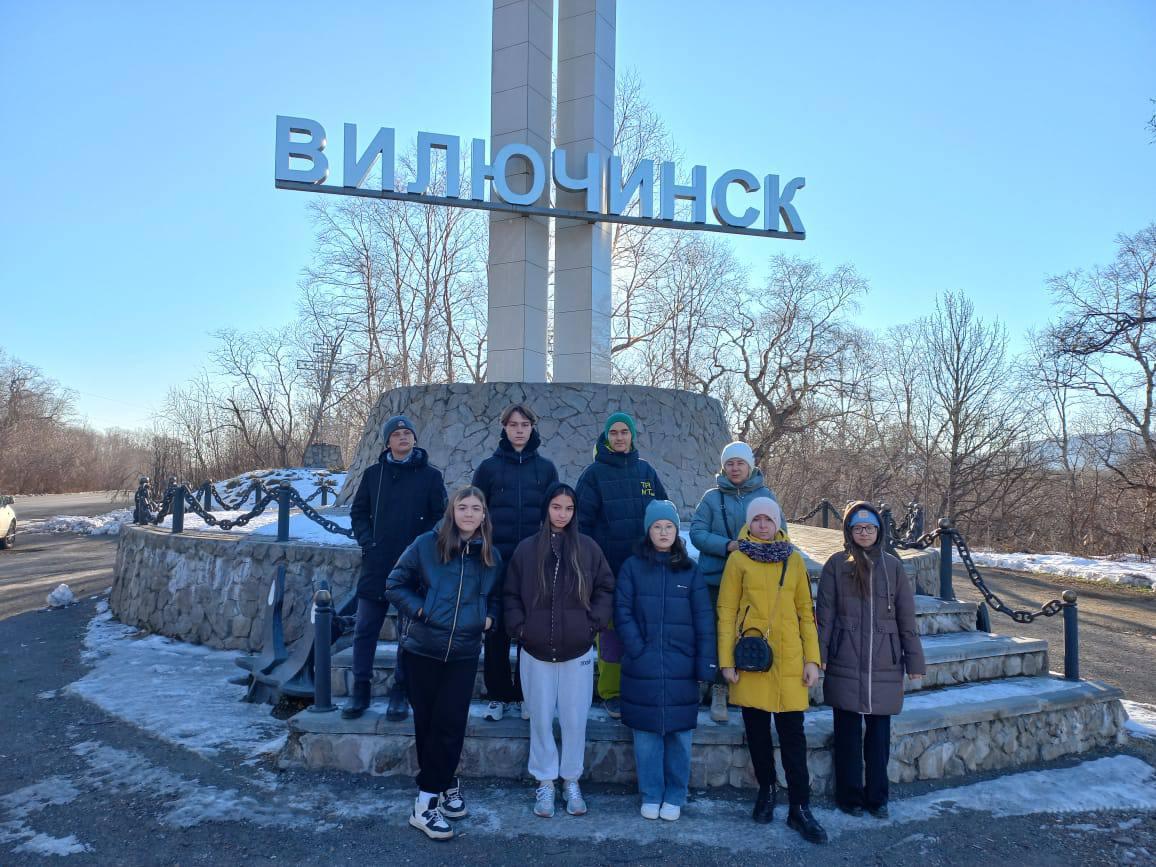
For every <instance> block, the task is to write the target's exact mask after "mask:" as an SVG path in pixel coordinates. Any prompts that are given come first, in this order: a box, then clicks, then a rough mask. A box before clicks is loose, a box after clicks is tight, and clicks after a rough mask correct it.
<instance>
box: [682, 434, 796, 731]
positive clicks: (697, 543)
mask: <svg viewBox="0 0 1156 867" xmlns="http://www.w3.org/2000/svg"><path fill="white" fill-rule="evenodd" d="M719 463H720V465H721V467H722V469H720V470H719V473H718V475H717V476H715V482H716V486H715V487H713V488H711V489H710V490H709V491H707V492H706V493H705V494H703V495H702V499H701V500H700V501H699V504H698V508H697V509H695V512H694V518H693V520H692V521H691V524H690V541H691V544H693V545H694V547H696V548H697V549H698V566H699V568H700V569H701V570H702V574H703V577H704V578H705V579H706V583H707V588H708V589H709V590H710V596H711V602H712V604H714V605H715V607H717V606H718V588H719V583H720V582H721V581H722V573H723V567H724V566H726V562H727V555H728V554H730V552H731V551H734V550H735V549H736V548H738V545H739V543H738V538H739V531H740V530H742V528H743V525H744V524H745V523H746V522H747V506H748V505H749V504H750V503H751V501H752V500H754V499H755V498H756V497H769V498H770V499H772V500H774V501H775V502H776V503H778V498H777V497H775V494H774V491H772V490H771V489H770V488H768V487H767V486H766V485H764V484H763V474H762V471H761V470H759V468H758V467H756V466H755V454H754V452H753V451H751V447H750V446H748V445H747V444H746V443H744V442H737V441H736V442H733V443H731V444H730V445H728V446H727V447H726V448H724V449H723V450H722V457H721V460H720V462H719ZM782 530H783V532H784V533H786V532H787V526H786V521H784V522H783V527H782ZM710 716H711V719H713V720H714V721H715V722H719V723H725V722H726V721H727V687H726V684H725V683H723V682H722V680H721V679H719V680H717V681H716V682H715V684H714V687H713V688H712V689H711V705H710Z"/></svg>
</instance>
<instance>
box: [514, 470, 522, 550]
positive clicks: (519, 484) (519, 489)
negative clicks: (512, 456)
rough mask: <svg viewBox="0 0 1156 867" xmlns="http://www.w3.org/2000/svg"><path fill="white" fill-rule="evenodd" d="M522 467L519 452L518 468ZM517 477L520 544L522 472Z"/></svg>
mask: <svg viewBox="0 0 1156 867" xmlns="http://www.w3.org/2000/svg"><path fill="white" fill-rule="evenodd" d="M521 465H522V453H521V452H518V466H521ZM515 477H516V479H517V481H516V482H515V484H516V485H517V486H518V542H521V541H522V474H521V473H520V472H519V473H515ZM518 542H515V543H514V544H515V545H517V544H518Z"/></svg>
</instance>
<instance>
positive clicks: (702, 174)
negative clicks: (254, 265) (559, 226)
mask: <svg viewBox="0 0 1156 867" xmlns="http://www.w3.org/2000/svg"><path fill="white" fill-rule="evenodd" d="M394 142H395V135H394V131H393V130H392V129H390V128H387V127H382V128H381V129H379V130H378V131H377V133H376V135H374V136H373V139H372V140H371V141H370V142H369V145H368V146H367V147H366V148H365V150H364V151H362V152H361V153H358V147H357V127H356V125H354V124H351V123H347V124H345V132H344V160H343V167H344V171H343V175H342V185H341V186H334V185H331V184H326V181H327V180H328V179H329V157H328V156H327V155H326V153H325V147H326V143H327V142H326V135H325V128H324V127H323V126H322V125H321V124H320V123H318V122H317V121H315V120H311V119H309V118H303V117H283V116H278V117H277V163H276V169H275V173H274V175H275V178H276V186H277V188H278V189H282V190H300V191H302V192H310V193H333V194H336V195H343V196H369V197H372V198H379V199H399V200H402V201H412V202H421V203H424V204H429V205H449V206H451V207H458V208H482V209H485V210H491V211H512V212H515V213H518V214H533V215H538V216H544V217H564V218H567V219H572V220H585V221H587V222H599V221H606V222H611V223H632V224H636V225H644V226H660V227H663V228H668V229H694V230H696V231H710V232H728V233H731V234H740V235H759V236H763V237H770V238H787V239H790V240H794V241H801V240H803V239H804V238H805V237H806V230H805V229H804V228H803V221H802V220H801V219H800V218H799V212H798V210H797V209H796V207H795V204H794V198H795V193H796V192H798V191H799V190H801V189H802V188H803V186H804V184H805V182H806V181H805V179H804V178H793V179H791V180H790V181H788V182H787V183H786V184H780V183H779V176H778V175H774V174H768V175H764V176H763V178H762V179H761V180H760V179H759V178H758V177H756V176H755V175H753V174H752V173H751V172H748V171H744V170H743V169H730V170H728V171H725V172H723V173H722V174H720V175H719V176H718V178H717V179H716V180H715V182H714V184H713V185H711V186H710V188H709V196H710V208H711V211H712V212H713V213H714V216H715V219H716V220H717V221H718V222H717V223H708V222H707V195H708V188H707V169H706V166H701V165H698V166H694V167H693V168H692V169H691V172H690V183H689V184H680V183H678V182H677V181H676V179H675V168H676V167H675V164H674V163H672V162H661V163H657V164H656V162H655V161H654V160H640V161H639V163H638V165H636V166H635V167H634V169H633V170H632V171H631V172H630V176H629V177H627V178H623V177H622V170H623V167H622V160H621V159H620V158H619V157H617V156H615V155H611V156H610V158H609V159H608V160H603V159H600V158H599V156H598V155H597V154H593V153H590V154H586V161H585V162H586V176H585V177H571V176H570V175H569V174H568V173H567V170H566V166H567V162H566V152H565V151H564V150H561V149H555V150H554V153H553V160H552V169H553V171H552V172H550V171H548V169H547V165H546V160H545V159H544V158H543V156H542V155H541V154H540V153H538V152H537V150H535V149H534V148H533V147H531V146H530V145H527V144H520V143H513V144H508V145H505V146H504V147H502V148H500V149H499V150H498V152H497V153H496V154H493V155H492V157H491V160H490V161H489V162H487V161H486V142H485V140H484V139H477V138H476V139H474V140H473V142H472V145H471V149H470V185H469V190H468V193H469V194H468V197H466V196H463V195H459V191H460V189H461V176H460V171H461V169H460V166H461V142H460V140H459V139H458V137H457V136H452V135H441V134H438V133H430V132H419V133H418V134H417V157H418V159H417V178H416V179H415V180H414V181H413V182H411V183H408V184H404V185H403V186H404V189H402V190H398V189H395V188H394ZM435 150H440V151H443V156H444V159H445V166H446V190H445V195H433V194H431V193H429V187H430V176H431V162H432V159H433V151H435ZM294 160H295V161H297V167H294V164H293V161H294ZM379 160H380V162H381V172H380V174H381V187H380V189H370V188H366V187H363V186H362V184H364V183H365V180H366V178H368V177H369V175H370V173H371V172H372V171H373V168H374V166H375V165H376V164H377V162H378V161H379ZM511 160H521V161H522V163H523V164H524V165H525V167H526V168H525V172H526V173H527V175H528V177H529V179H530V181H529V189H528V190H526V191H525V192H516V191H514V190H513V189H511V188H510V185H509V183H508V181H507V179H506V165H507V163H509V162H510V161H511ZM302 162H304V163H308V166H304V167H303V166H302V165H301V163H302ZM656 174H657V180H658V216H657V217H656V216H655V214H654V210H655V207H654V205H655V202H654V193H655V177H656ZM551 177H553V181H554V184H555V185H556V186H557V187H559V188H561V189H563V190H566V191H568V192H582V193H585V194H586V203H585V204H586V207H585V210H583V211H572V210H565V209H562V208H552V207H545V206H543V205H540V204H538V202H539V201H540V200H541V198H542V193H543V192H544V191H545V185H546V184H547V183H548V182H549V180H550V178H551ZM491 185H492V196H491V198H489V199H487V198H486V194H487V187H491ZM731 187H737V188H738V191H739V192H740V193H741V194H742V195H743V196H746V197H747V198H746V199H745V200H744V204H746V205H747V206H746V207H745V208H741V209H739V210H737V211H735V210H732V209H731V206H730V204H729V200H728V196H729V194H730V193H731V192H732V190H731ZM758 193H761V194H762V195H761V196H757V195H756V194H758ZM635 197H637V199H638V214H637V216H635V215H633V214H628V213H627V212H628V211H629V210H630V206H631V202H632V201H633V200H634V199H635ZM680 200H681V201H687V202H690V203H691V219H690V220H677V219H675V205H676V203H677V202H678V201H680ZM760 205H761V209H760V207H759V206H760ZM760 217H761V221H760ZM756 224H758V225H756Z"/></svg>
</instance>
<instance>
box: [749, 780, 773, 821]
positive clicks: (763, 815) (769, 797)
mask: <svg viewBox="0 0 1156 867" xmlns="http://www.w3.org/2000/svg"><path fill="white" fill-rule="evenodd" d="M778 800H779V787H778V786H759V794H758V795H757V796H756V797H755V809H754V812H752V813H751V818H752V819H754V820H755V821H756V822H758V823H759V824H760V825H769V824H770V823H771V822H773V821H775V804H776V803H778Z"/></svg>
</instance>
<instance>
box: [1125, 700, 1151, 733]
mask: <svg viewBox="0 0 1156 867" xmlns="http://www.w3.org/2000/svg"><path fill="white" fill-rule="evenodd" d="M1121 703H1122V704H1123V705H1124V710H1126V711H1127V712H1128V721H1127V722H1126V723H1124V730H1125V731H1127V732H1128V734H1129V735H1130V736H1131V737H1134V738H1144V739H1145V740H1156V705H1151V704H1141V703H1140V702H1138V701H1128V700H1127V699H1125V700H1124V701H1123V702H1121Z"/></svg>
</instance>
